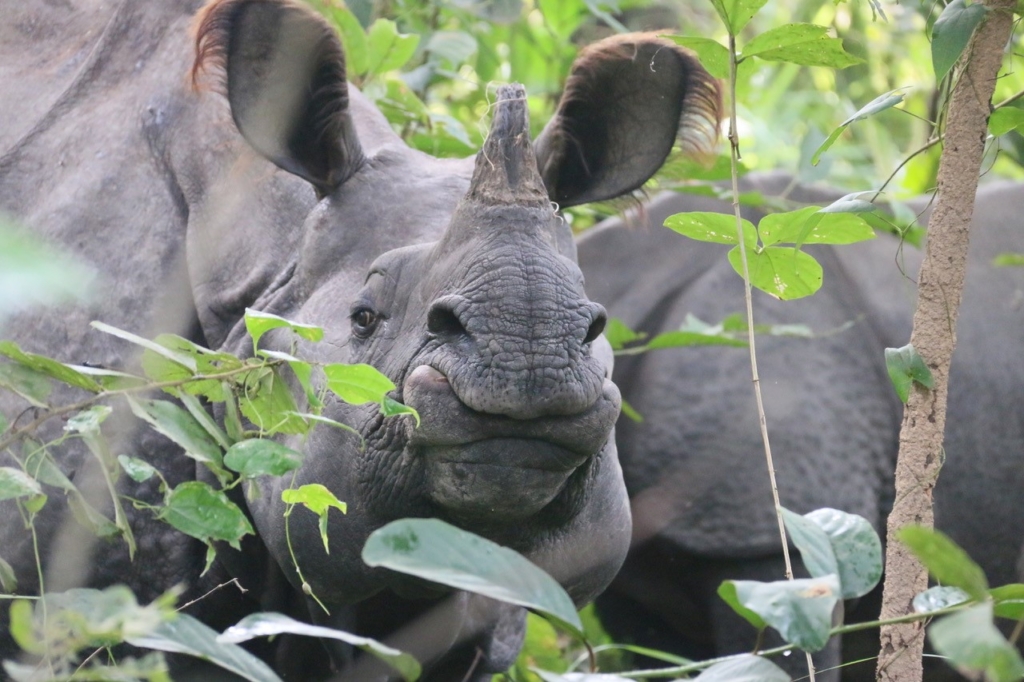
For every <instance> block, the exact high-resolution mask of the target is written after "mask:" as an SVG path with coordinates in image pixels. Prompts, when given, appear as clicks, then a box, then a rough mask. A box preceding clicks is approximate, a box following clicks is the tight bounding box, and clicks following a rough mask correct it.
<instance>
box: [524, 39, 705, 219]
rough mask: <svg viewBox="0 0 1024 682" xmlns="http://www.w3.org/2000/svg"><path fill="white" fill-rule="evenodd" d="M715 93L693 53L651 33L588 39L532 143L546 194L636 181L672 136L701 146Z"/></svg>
mask: <svg viewBox="0 0 1024 682" xmlns="http://www.w3.org/2000/svg"><path fill="white" fill-rule="evenodd" d="M721 110H722V98H721V93H720V91H719V85H718V81H716V80H715V79H714V78H713V77H712V76H711V75H710V74H709V73H708V72H707V71H705V70H704V67H703V66H701V64H700V62H699V61H698V60H697V58H696V57H695V56H694V55H693V54H691V53H690V52H688V51H686V50H685V49H683V48H680V47H678V46H677V45H675V44H674V43H672V42H670V41H667V40H665V39H663V38H659V37H657V35H656V34H653V33H630V34H625V35H621V36H615V37H612V38H608V39H605V40H602V41H600V42H598V43H594V44H593V45H590V46H588V47H587V48H585V49H584V50H583V52H581V53H580V56H579V57H578V58H577V59H576V62H575V63H574V64H573V67H572V72H571V73H570V74H569V78H568V80H567V81H566V84H565V93H564V94H563V95H562V101H561V103H560V104H559V105H558V111H557V112H556V113H555V117H554V118H553V119H551V121H550V122H549V123H548V125H547V126H546V127H545V128H544V131H543V132H542V133H541V134H540V136H539V137H538V138H537V141H536V143H535V145H534V148H535V150H536V153H537V162H538V164H539V167H540V172H541V176H542V177H543V178H544V184H545V185H546V186H547V188H548V194H549V196H550V197H551V200H552V201H555V202H558V204H559V205H560V206H574V205H576V204H582V203H585V202H588V201H601V200H604V199H611V198H613V197H617V196H620V195H622V194H625V193H627V192H632V191H633V190H635V189H637V188H639V187H640V186H641V185H642V184H643V183H644V182H646V181H647V180H648V179H649V178H650V177H651V176H652V175H654V173H656V172H657V170H658V169H659V168H661V166H662V164H664V163H665V159H666V158H667V157H668V155H669V153H670V152H671V151H672V146H673V144H676V143H677V140H678V144H679V145H680V146H681V147H682V148H683V149H684V150H686V151H690V152H705V151H709V150H710V149H711V148H712V147H713V146H714V144H715V142H716V141H717V139H718V123H719V119H720V117H721Z"/></svg>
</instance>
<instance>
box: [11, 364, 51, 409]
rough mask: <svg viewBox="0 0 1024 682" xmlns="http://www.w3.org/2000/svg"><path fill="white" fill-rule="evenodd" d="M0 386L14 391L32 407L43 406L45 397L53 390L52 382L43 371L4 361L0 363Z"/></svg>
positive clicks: (44, 405)
mask: <svg viewBox="0 0 1024 682" xmlns="http://www.w3.org/2000/svg"><path fill="white" fill-rule="evenodd" d="M0 388H7V389H10V390H12V391H14V392H15V393H17V394H18V395H20V396H21V397H22V398H24V399H25V400H27V401H28V402H29V403H31V404H32V406H33V407H42V408H45V407H46V406H47V405H46V399H47V398H48V397H50V391H52V390H53V382H52V380H51V379H50V377H49V375H47V374H44V373H43V372H40V371H38V370H35V369H32V368H30V367H26V366H25V365H15V364H12V363H7V362H5V363H2V364H0Z"/></svg>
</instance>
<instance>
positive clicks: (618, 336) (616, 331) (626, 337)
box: [603, 317, 647, 350]
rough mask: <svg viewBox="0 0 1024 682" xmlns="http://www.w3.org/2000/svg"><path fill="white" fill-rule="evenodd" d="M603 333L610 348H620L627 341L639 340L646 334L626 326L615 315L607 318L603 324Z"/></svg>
mask: <svg viewBox="0 0 1024 682" xmlns="http://www.w3.org/2000/svg"><path fill="white" fill-rule="evenodd" d="M603 333H604V337H605V338H606V339H607V340H608V343H609V344H610V345H611V347H612V350H620V349H621V348H622V347H623V346H625V345H626V344H627V343H631V342H633V341H639V340H641V339H643V338H645V337H646V336H647V335H646V334H643V333H637V332H635V331H633V330H632V329H630V328H629V327H627V326H626V323H625V322H623V321H622V320H620V319H619V318H617V317H610V318H608V322H607V324H605V326H604V332H603Z"/></svg>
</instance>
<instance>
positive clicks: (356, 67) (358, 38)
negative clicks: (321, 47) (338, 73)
mask: <svg viewBox="0 0 1024 682" xmlns="http://www.w3.org/2000/svg"><path fill="white" fill-rule="evenodd" d="M314 6H317V5H314ZM323 9H324V10H325V11H326V12H328V14H329V16H330V18H331V19H332V20H334V25H335V26H337V27H338V31H339V32H340V33H341V42H342V44H343V45H344V46H345V70H346V71H347V72H348V73H349V75H350V76H352V77H358V76H362V75H363V74H364V73H366V70H367V69H368V68H369V64H370V53H369V48H368V47H367V45H366V33H365V32H364V31H363V26H362V24H360V23H359V19H357V18H356V15H354V14H352V12H351V11H350V10H349V9H348V8H347V7H344V6H342V7H338V6H337V5H333V4H332V5H331V6H330V7H326V8H323Z"/></svg>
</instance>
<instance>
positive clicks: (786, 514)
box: [782, 509, 839, 578]
mask: <svg viewBox="0 0 1024 682" xmlns="http://www.w3.org/2000/svg"><path fill="white" fill-rule="evenodd" d="M782 519H783V521H785V522H786V532H787V533H788V534H789V539H790V540H792V541H793V544H794V545H796V548H797V549H799V550H800V558H801V559H803V562H804V567H805V568H807V572H808V573H810V574H811V577H813V578H821V577H823V576H826V575H829V574H832V573H834V574H836V575H838V574H839V563H838V562H837V561H836V555H835V552H834V551H832V542H831V541H830V540H829V537H828V535H826V534H825V531H823V530H822V529H821V527H820V526H819V525H818V524H816V523H814V521H811V520H810V519H808V518H806V517H803V516H800V515H799V514H797V513H795V512H791V511H790V510H788V509H782Z"/></svg>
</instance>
